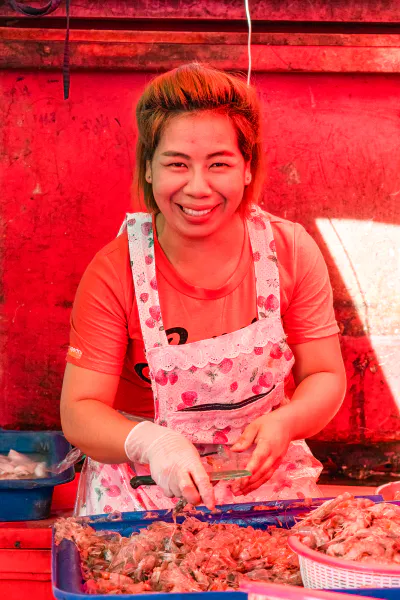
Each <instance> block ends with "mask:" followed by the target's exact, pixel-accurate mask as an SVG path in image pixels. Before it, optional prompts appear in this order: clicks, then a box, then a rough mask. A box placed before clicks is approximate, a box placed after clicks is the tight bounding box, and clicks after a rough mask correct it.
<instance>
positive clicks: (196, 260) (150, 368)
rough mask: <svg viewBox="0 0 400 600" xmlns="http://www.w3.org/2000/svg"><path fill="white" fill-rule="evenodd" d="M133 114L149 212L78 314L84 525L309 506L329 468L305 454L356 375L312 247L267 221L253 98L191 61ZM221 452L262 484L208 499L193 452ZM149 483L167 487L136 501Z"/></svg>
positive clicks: (95, 273)
mask: <svg viewBox="0 0 400 600" xmlns="http://www.w3.org/2000/svg"><path fill="white" fill-rule="evenodd" d="M136 117H137V125H138V131H139V137H138V142H137V161H136V180H137V183H138V187H139V192H140V193H141V194H142V195H143V197H144V200H145V203H146V206H147V208H148V210H149V213H150V214H146V213H135V214H131V215H128V216H127V219H126V221H125V223H124V226H123V227H122V229H121V232H120V235H119V236H118V237H117V239H116V240H114V241H113V242H111V244H109V245H108V246H106V247H105V248H104V249H103V250H102V251H100V252H99V253H98V254H97V255H96V257H95V258H94V260H93V261H92V263H91V264H90V265H89V267H88V269H87V271H86V273H85V274H84V276H83V279H82V281H81V284H80V286H79V289H78V291H77V295H76V299H75V303H74V308H73V313H72V321H71V324H72V327H71V340H70V343H71V345H70V349H69V352H68V357H67V361H68V364H67V367H66V372H65V377H64V385H63V391H62V398H61V418H62V426H63V430H64V433H65V435H66V437H67V438H68V439H69V440H70V441H71V443H73V444H74V445H76V446H78V447H79V448H81V449H82V451H83V452H84V453H85V454H86V455H87V456H88V457H90V459H89V460H88V462H87V464H86V465H85V469H84V473H83V476H82V477H81V484H80V496H79V502H78V505H79V512H80V513H81V514H84V513H88V514H93V513H102V512H109V511H111V510H116V509H118V510H137V509H144V508H146V509H152V508H166V507H171V506H173V504H174V502H176V499H177V498H180V497H184V498H186V500H188V501H189V502H190V503H193V504H199V503H204V504H205V505H207V506H208V507H209V508H212V507H213V506H214V505H215V501H216V500H217V502H228V501H232V500H233V499H235V501H239V502H242V501H253V500H267V499H268V498H270V497H274V498H276V497H289V498H290V497H295V496H296V494H297V495H301V494H302V493H304V494H309V493H313V487H312V485H311V482H314V481H315V480H316V478H317V476H318V475H319V472H320V465H319V463H318V461H315V459H314V458H313V457H312V455H311V453H310V451H309V450H308V448H307V446H306V445H305V443H304V442H303V441H301V440H303V438H305V437H308V436H311V435H314V434H316V433H317V432H319V431H320V430H321V429H322V428H323V427H324V426H325V425H326V424H327V423H328V422H329V421H330V420H331V418H332V417H333V416H334V414H335V413H336V412H337V410H338V408H339V406H340V404H341V402H342V399H343V396H344V391H345V373H344V368H343V362H342V358H341V353H340V348H339V341H338V335H337V333H338V328H337V324H336V321H335V319H334V314H333V308H332V291H331V287H330V283H329V278H328V274H327V269H326V266H325V263H324V261H323V258H322V256H321V254H320V252H319V250H318V247H317V246H316V244H315V243H314V242H313V241H312V239H311V238H310V237H309V236H308V234H307V233H306V232H305V230H304V229H303V228H302V227H301V226H300V225H297V224H294V223H291V222H289V221H285V220H283V219H280V218H277V217H274V216H272V215H269V214H268V213H265V212H264V211H262V210H261V209H260V208H258V206H257V202H258V199H259V196H260V190H261V186H262V174H263V167H262V148H261V139H260V108H259V105H258V101H257V97H256V93H255V90H254V89H252V88H251V87H249V86H247V85H246V84H245V82H244V81H242V80H241V79H239V78H237V77H234V76H231V75H228V74H226V73H224V72H221V71H218V70H215V69H211V68H208V67H205V66H201V65H198V64H190V65H186V66H183V67H181V68H178V69H175V70H173V71H170V72H168V73H166V74H163V75H160V76H159V77H157V78H156V79H154V80H153V81H152V82H151V83H150V84H149V85H148V86H147V88H146V90H145V92H144V93H143V95H142V97H141V99H140V100H139V103H138V106H137V110H136ZM289 345H290V347H289ZM293 365H294V366H293ZM292 367H293V375H294V380H295V383H296V385H297V387H296V390H295V391H294V394H293V397H292V399H291V402H290V403H288V402H285V392H284V385H285V381H286V380H287V377H288V375H289V373H290V372H291V370H292ZM273 409H274V410H273ZM218 444H225V445H226V446H230V447H231V450H232V451H233V452H237V453H239V455H240V453H245V454H244V456H248V459H247V458H246V463H247V465H246V466H247V468H248V470H250V471H251V473H252V475H251V477H248V478H245V479H243V480H239V481H237V482H235V483H234V484H233V485H227V484H225V485H223V484H222V483H220V484H218V485H217V486H216V488H213V487H212V485H211V483H210V480H209V477H208V475H207V472H206V469H205V466H204V465H205V463H204V460H205V459H204V458H203V459H202V458H200V454H202V455H204V454H208V455H209V454H210V453H212V452H213V451H215V448H216V445H218ZM246 452H247V453H246ZM148 468H149V469H150V472H151V475H152V477H153V479H154V480H155V481H156V483H157V486H156V487H150V486H147V487H143V488H139V489H138V490H137V491H133V490H132V489H131V488H130V486H129V479H130V478H131V477H132V475H133V474H134V472H136V473H137V474H143V473H149V470H148ZM133 469H134V471H133Z"/></svg>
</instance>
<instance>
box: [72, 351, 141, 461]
mask: <svg viewBox="0 0 400 600" xmlns="http://www.w3.org/2000/svg"><path fill="white" fill-rule="evenodd" d="M118 384H119V376H118V375H108V374H106V373H99V372H97V371H92V370H89V369H84V368H82V367H77V366H75V365H73V364H70V363H68V364H67V366H66V369H65V375H64V383H63V388H62V393H61V425H62V429H63V432H64V435H65V437H66V438H67V440H68V441H69V442H71V444H73V445H74V446H78V448H80V449H81V450H82V452H84V453H85V454H87V455H88V456H90V457H91V458H93V459H95V460H97V461H99V462H103V463H111V464H112V463H116V464H117V463H122V462H126V460H127V456H126V453H125V449H124V443H125V439H126V438H127V436H128V434H129V432H130V431H131V429H132V428H133V427H134V426H135V425H136V424H137V423H135V422H133V421H130V420H129V419H127V418H126V417H124V416H122V415H121V414H120V413H119V412H117V411H116V410H114V408H112V404H113V402H114V398H115V394H116V392H117V388H118Z"/></svg>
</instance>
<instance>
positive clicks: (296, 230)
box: [259, 207, 313, 252]
mask: <svg viewBox="0 0 400 600" xmlns="http://www.w3.org/2000/svg"><path fill="white" fill-rule="evenodd" d="M259 210H260V211H261V213H262V215H263V216H264V218H266V219H268V221H269V222H270V224H271V228H272V233H273V237H274V239H275V244H276V247H277V252H279V250H278V249H279V247H282V248H285V249H287V250H288V249H290V248H291V249H292V251H293V252H295V251H296V249H298V246H299V245H300V246H302V245H304V244H306V245H307V244H308V243H309V240H311V242H313V240H312V238H311V236H310V235H309V234H308V233H307V232H306V230H305V229H304V227H303V225H300V223H296V222H295V221H289V219H284V218H283V217H280V216H278V215H274V214H272V213H270V212H268V211H266V210H264V209H263V208H261V207H260V208H259Z"/></svg>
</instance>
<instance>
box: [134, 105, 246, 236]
mask: <svg viewBox="0 0 400 600" xmlns="http://www.w3.org/2000/svg"><path fill="white" fill-rule="evenodd" d="M146 179H147V181H150V183H151V184H152V186H153V194H154V198H155V200H156V202H157V205H158V207H159V209H160V212H161V213H162V215H163V216H164V219H165V224H166V225H167V226H169V227H170V228H171V229H173V230H174V231H175V232H176V233H179V234H180V235H183V236H185V237H196V238H201V237H206V236H210V235H212V234H213V233H214V232H215V231H217V230H218V229H219V228H221V226H224V225H225V224H226V223H227V222H228V221H229V219H230V218H231V217H232V216H233V215H234V214H235V212H236V210H237V208H238V207H239V205H240V203H241V201H242V198H243V192H244V188H245V186H246V185H248V184H249V183H250V181H251V173H250V167H249V163H247V162H246V161H245V159H244V158H243V156H242V154H241V152H240V150H239V146H238V142H237V136H236V132H235V129H234V127H233V125H232V122H231V120H230V118H229V117H228V116H226V115H219V114H213V113H197V114H186V115H182V116H179V117H175V118H174V119H172V120H171V121H170V123H169V124H168V126H167V127H166V128H165V131H164V133H163V135H162V137H161V140H160V143H159V144H158V147H157V148H156V151H155V153H154V156H153V160H152V161H151V162H150V161H149V162H148V164H147V171H146Z"/></svg>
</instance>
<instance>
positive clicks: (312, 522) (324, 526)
mask: <svg viewBox="0 0 400 600" xmlns="http://www.w3.org/2000/svg"><path fill="white" fill-rule="evenodd" d="M292 532H294V533H296V535H297V536H298V537H299V539H300V541H302V542H303V544H305V545H306V546H308V547H310V548H313V549H315V550H318V551H319V552H323V553H325V554H327V555H328V556H332V557H336V558H341V559H344V560H354V561H358V562H363V563H375V564H392V565H399V573H400V506H398V505H396V504H389V503H385V502H380V503H377V504H376V503H375V502H372V500H369V499H368V498H354V497H353V496H352V495H351V494H348V493H346V494H343V495H342V496H338V497H337V498H335V499H334V500H330V501H328V502H325V503H324V504H322V505H321V506H320V507H318V508H317V509H316V510H314V511H312V512H311V513H309V514H308V515H307V517H306V518H305V519H303V520H302V521H301V523H298V524H297V525H295V526H294V528H293V529H292Z"/></svg>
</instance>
